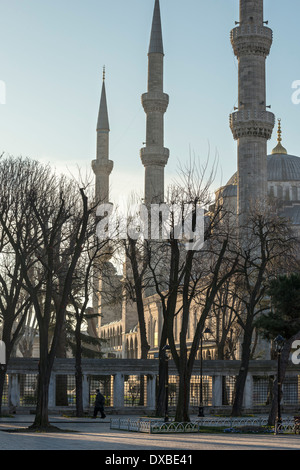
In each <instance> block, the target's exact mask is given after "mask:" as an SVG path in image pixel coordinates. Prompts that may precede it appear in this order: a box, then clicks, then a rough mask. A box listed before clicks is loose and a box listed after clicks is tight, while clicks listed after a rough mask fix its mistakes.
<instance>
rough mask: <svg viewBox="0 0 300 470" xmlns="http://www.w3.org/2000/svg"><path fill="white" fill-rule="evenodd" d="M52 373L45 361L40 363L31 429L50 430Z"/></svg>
mask: <svg viewBox="0 0 300 470" xmlns="http://www.w3.org/2000/svg"><path fill="white" fill-rule="evenodd" d="M50 373H51V369H50V371H49V368H48V367H47V364H45V363H44V361H40V364H39V375H38V386H37V391H38V393H37V406H36V414H35V420H34V422H33V424H32V426H30V428H32V429H35V428H39V429H47V428H50V422H49V416H48V398H49V383H50Z"/></svg>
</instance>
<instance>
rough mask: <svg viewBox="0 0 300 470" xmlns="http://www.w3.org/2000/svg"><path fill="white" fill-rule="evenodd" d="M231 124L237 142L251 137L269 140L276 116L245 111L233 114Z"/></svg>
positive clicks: (255, 111) (257, 111)
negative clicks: (242, 138)
mask: <svg viewBox="0 0 300 470" xmlns="http://www.w3.org/2000/svg"><path fill="white" fill-rule="evenodd" d="M229 123H230V128H231V131H232V134H233V137H234V139H235V140H238V139H240V138H241V137H251V136H252V137H262V138H264V139H267V140H269V139H271V137H272V133H273V129H274V125H275V116H274V114H273V113H271V112H269V111H259V110H257V109H245V110H242V111H236V112H235V113H232V114H231V115H230V118H229Z"/></svg>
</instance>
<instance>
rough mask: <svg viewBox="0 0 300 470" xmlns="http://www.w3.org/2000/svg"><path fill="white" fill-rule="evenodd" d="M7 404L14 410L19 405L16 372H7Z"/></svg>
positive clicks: (18, 386)
mask: <svg viewBox="0 0 300 470" xmlns="http://www.w3.org/2000/svg"><path fill="white" fill-rule="evenodd" d="M8 406H9V410H10V411H11V412H14V411H15V410H16V408H17V407H18V406H20V383H19V375H18V374H9V383H8Z"/></svg>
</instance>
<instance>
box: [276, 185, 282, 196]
mask: <svg viewBox="0 0 300 470" xmlns="http://www.w3.org/2000/svg"><path fill="white" fill-rule="evenodd" d="M277 197H278V199H283V189H282V186H281V185H280V184H278V185H277Z"/></svg>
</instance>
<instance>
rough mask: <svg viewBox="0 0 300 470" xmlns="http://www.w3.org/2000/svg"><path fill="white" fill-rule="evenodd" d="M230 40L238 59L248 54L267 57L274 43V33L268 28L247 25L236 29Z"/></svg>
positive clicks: (232, 32)
mask: <svg viewBox="0 0 300 470" xmlns="http://www.w3.org/2000/svg"><path fill="white" fill-rule="evenodd" d="M230 40H231V44H232V47H233V51H234V53H235V55H236V56H237V57H240V56H241V55H246V54H254V55H263V56H264V57H267V56H268V55H269V53H270V49H271V46H272V42H273V31H272V29H270V28H268V27H266V26H258V25H255V24H254V25H249V24H247V25H243V26H238V27H236V28H234V29H233V30H232V31H231V33H230Z"/></svg>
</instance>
